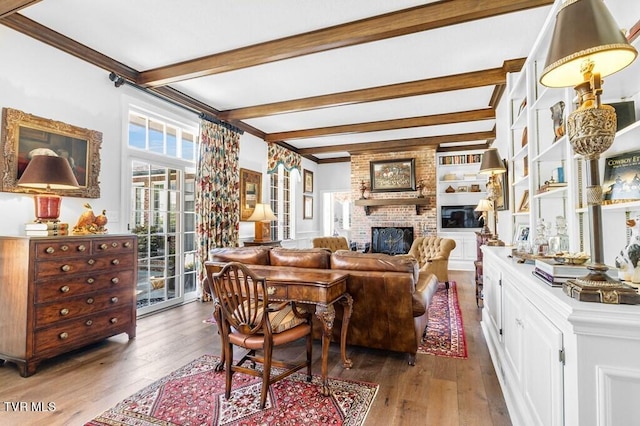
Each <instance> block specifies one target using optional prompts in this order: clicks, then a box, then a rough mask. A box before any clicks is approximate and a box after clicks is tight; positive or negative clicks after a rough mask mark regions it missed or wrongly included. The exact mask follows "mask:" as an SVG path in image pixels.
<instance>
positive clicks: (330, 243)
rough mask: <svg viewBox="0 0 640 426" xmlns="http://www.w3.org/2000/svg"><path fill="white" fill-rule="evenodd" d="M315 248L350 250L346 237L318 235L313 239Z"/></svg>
mask: <svg viewBox="0 0 640 426" xmlns="http://www.w3.org/2000/svg"><path fill="white" fill-rule="evenodd" d="M312 243H313V247H314V248H325V249H329V250H331V253H333V252H336V251H338V250H349V242H348V241H347V239H346V238H345V237H317V238H314V239H313V241H312Z"/></svg>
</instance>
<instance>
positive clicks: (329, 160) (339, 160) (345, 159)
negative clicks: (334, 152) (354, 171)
mask: <svg viewBox="0 0 640 426" xmlns="http://www.w3.org/2000/svg"><path fill="white" fill-rule="evenodd" d="M350 162H351V157H332V158H319V159H318V161H317V163H318V164H333V163H350Z"/></svg>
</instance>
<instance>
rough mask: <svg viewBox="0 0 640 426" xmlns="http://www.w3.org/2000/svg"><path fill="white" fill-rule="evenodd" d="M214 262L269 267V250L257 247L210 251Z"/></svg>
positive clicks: (211, 259)
mask: <svg viewBox="0 0 640 426" xmlns="http://www.w3.org/2000/svg"><path fill="white" fill-rule="evenodd" d="M209 260H210V261H212V262H240V263H246V264H249V265H268V264H269V248H268V247H262V246H255V247H220V248H213V249H211V250H209Z"/></svg>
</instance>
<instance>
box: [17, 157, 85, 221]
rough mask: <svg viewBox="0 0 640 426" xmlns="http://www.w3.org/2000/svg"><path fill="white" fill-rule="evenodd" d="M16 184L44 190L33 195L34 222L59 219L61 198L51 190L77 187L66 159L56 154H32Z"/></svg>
mask: <svg viewBox="0 0 640 426" xmlns="http://www.w3.org/2000/svg"><path fill="white" fill-rule="evenodd" d="M17 185H18V186H25V187H29V188H37V189H42V190H44V191H45V192H43V193H38V194H35V195H34V196H33V200H34V203H35V214H36V219H35V221H36V222H58V221H59V219H58V218H59V217H60V205H61V203H62V198H61V197H60V196H59V195H57V194H54V193H52V192H51V190H53V189H75V188H78V187H79V185H78V181H77V180H76V177H75V175H74V174H73V170H71V166H70V165H69V162H68V161H67V159H66V158H63V157H58V156H56V155H34V156H33V157H32V158H31V160H30V161H29V163H28V164H27V167H26V168H25V170H24V172H23V173H22V176H21V177H20V179H19V180H18V182H17Z"/></svg>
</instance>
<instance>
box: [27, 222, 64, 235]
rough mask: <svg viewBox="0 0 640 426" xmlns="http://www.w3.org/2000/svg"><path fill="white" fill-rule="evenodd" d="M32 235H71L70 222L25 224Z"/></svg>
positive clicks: (28, 232)
mask: <svg viewBox="0 0 640 426" xmlns="http://www.w3.org/2000/svg"><path fill="white" fill-rule="evenodd" d="M24 229H25V232H26V234H27V235H28V236H31V237H55V236H63V235H69V224H68V223H62V222H32V223H27V224H26V225H25V226H24Z"/></svg>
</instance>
